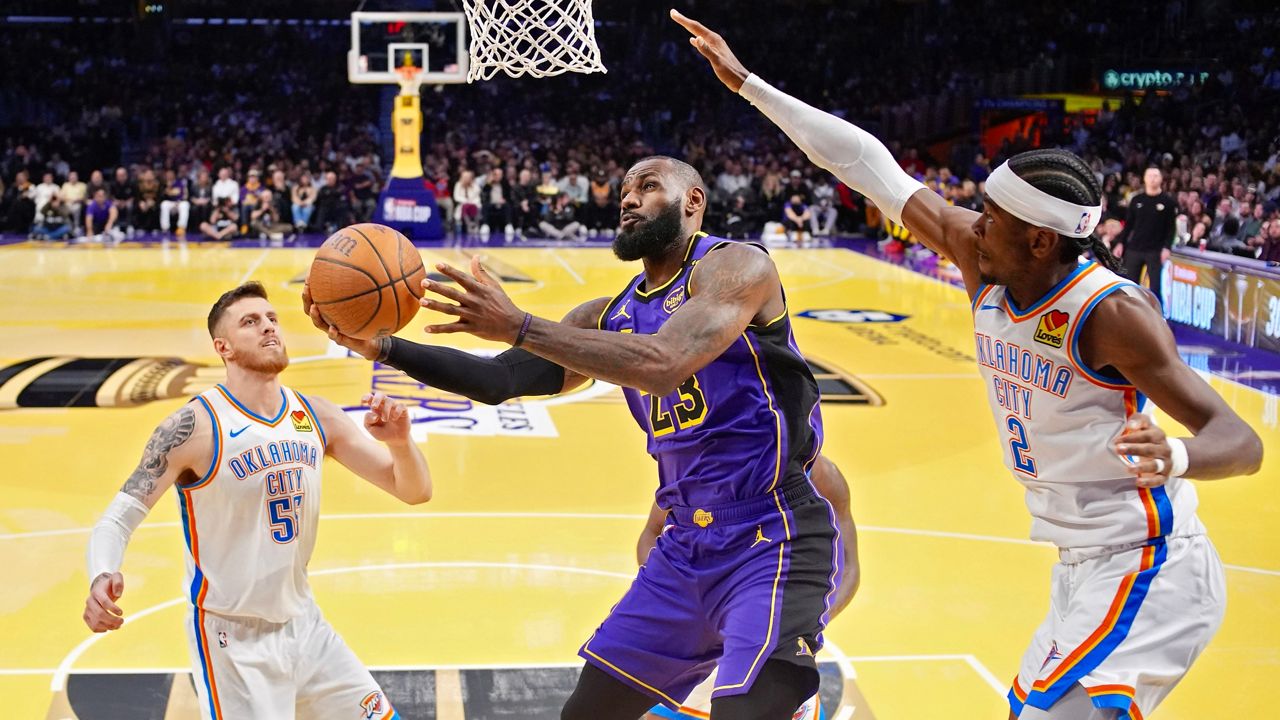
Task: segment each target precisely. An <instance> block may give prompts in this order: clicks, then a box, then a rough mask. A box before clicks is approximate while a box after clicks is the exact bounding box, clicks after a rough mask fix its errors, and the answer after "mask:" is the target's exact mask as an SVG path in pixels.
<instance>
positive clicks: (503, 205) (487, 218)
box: [480, 167, 515, 235]
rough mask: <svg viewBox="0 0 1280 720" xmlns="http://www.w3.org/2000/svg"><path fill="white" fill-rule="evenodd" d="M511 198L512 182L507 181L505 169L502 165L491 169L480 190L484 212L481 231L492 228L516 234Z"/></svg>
mask: <svg viewBox="0 0 1280 720" xmlns="http://www.w3.org/2000/svg"><path fill="white" fill-rule="evenodd" d="M511 198H512V195H511V183H509V182H507V178H506V173H505V171H504V170H503V169H502V168H500V167H496V168H494V169H492V170H490V171H489V177H488V178H487V179H486V181H485V184H484V188H483V189H482V190H481V192H480V199H481V201H482V214H483V218H482V223H483V224H482V225H481V226H480V230H481V232H484V233H487V232H489V231H490V230H492V231H494V232H497V231H502V232H503V233H505V234H507V235H514V234H515V226H514V225H513V224H512V222H511V219H512V214H511Z"/></svg>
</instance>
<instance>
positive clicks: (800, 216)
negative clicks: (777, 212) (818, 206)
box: [782, 194, 813, 247]
mask: <svg viewBox="0 0 1280 720" xmlns="http://www.w3.org/2000/svg"><path fill="white" fill-rule="evenodd" d="M812 217H813V213H811V212H809V206H808V205H806V204H805V202H804V198H803V197H801V196H800V195H798V194H797V195H792V196H791V199H790V200H789V201H787V204H786V205H784V206H783V208H782V229H783V232H785V233H786V234H787V239H788V240H789V241H791V242H792V243H794V244H795V246H796V247H804V228H805V225H807V224H808V223H809V220H810V219H811V218H812Z"/></svg>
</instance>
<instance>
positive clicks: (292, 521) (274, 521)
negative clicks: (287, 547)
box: [267, 493, 302, 545]
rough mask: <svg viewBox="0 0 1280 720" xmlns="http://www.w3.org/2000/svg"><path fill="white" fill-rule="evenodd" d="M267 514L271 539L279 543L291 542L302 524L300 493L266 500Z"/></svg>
mask: <svg viewBox="0 0 1280 720" xmlns="http://www.w3.org/2000/svg"><path fill="white" fill-rule="evenodd" d="M267 514H268V515H269V516H270V520H271V539H272V540H275V541H276V542H278V543H280V544H281V545H284V544H285V543H291V542H293V541H294V539H295V538H297V537H298V529H299V525H301V524H302V493H298V494H297V495H286V496H284V497H279V498H273V499H271V500H268V501H267Z"/></svg>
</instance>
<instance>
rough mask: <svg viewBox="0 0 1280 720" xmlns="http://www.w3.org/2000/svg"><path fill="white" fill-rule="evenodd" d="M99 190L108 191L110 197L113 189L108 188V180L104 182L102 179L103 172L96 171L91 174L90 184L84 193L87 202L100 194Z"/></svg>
mask: <svg viewBox="0 0 1280 720" xmlns="http://www.w3.org/2000/svg"><path fill="white" fill-rule="evenodd" d="M99 190H106V191H107V193H108V195H110V193H111V189H110V188H108V187H107V182H106V180H104V179H103V177H102V171H101V170H94V171H93V172H91V173H89V184H88V185H86V186H85V191H84V196H85V200H86V201H87V200H90V199H92V198H93V194H94V193H96V192H98V191H99Z"/></svg>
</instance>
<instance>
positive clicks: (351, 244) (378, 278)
mask: <svg viewBox="0 0 1280 720" xmlns="http://www.w3.org/2000/svg"><path fill="white" fill-rule="evenodd" d="M426 272H427V271H426V268H425V267H423V264H422V256H421V255H419V254H418V250H417V248H415V247H414V246H413V243H411V242H409V239H408V238H406V237H405V236H404V235H402V234H400V233H398V232H396V231H395V230H393V229H391V228H389V227H387V226H385V225H377V224H374V223H360V224H357V225H350V226H347V227H344V228H342V229H341V230H339V231H337V232H335V233H334V234H332V235H330V236H329V238H328V239H327V240H325V241H324V244H322V245H321V246H320V249H319V250H318V251H317V252H316V257H315V259H314V260H312V262H311V271H310V274H309V275H308V276H307V282H308V284H309V285H310V287H311V299H312V301H313V302H314V303H315V304H316V306H317V307H319V308H320V314H321V315H322V316H323V317H324V319H325V320H327V321H328V322H329V324H331V325H333V326H334V327H336V328H338V331H339V332H341V333H342V334H343V335H349V336H351V337H354V338H359V339H361V340H371V339H373V338H379V337H386V336H388V335H392V334H394V333H395V332H396V331H397V330H399V329H400V328H402V327H404V326H405V325H408V324H409V321H410V320H412V319H413V316H414V314H415V313H417V312H418V298H420V297H422V280H423V278H425V277H426Z"/></svg>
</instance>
